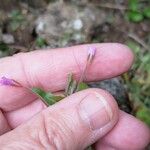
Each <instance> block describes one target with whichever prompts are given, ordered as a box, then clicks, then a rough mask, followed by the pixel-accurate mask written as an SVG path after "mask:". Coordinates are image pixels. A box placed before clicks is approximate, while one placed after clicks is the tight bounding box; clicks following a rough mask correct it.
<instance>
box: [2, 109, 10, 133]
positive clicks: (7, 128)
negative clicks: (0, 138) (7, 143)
mask: <svg viewBox="0 0 150 150" xmlns="http://www.w3.org/2000/svg"><path fill="white" fill-rule="evenodd" d="M8 131H10V126H9V125H8V123H7V120H6V119H5V117H4V115H3V113H2V111H1V110H0V135H2V134H4V133H6V132H8Z"/></svg>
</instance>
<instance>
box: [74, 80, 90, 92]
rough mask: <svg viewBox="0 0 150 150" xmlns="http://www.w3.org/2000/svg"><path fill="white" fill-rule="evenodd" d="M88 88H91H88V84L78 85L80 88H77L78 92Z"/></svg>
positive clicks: (81, 83)
mask: <svg viewBox="0 0 150 150" xmlns="http://www.w3.org/2000/svg"><path fill="white" fill-rule="evenodd" d="M87 88H89V87H88V85H87V84H86V83H84V82H80V83H79V85H78V88H77V90H76V92H78V91H82V90H85V89H87Z"/></svg>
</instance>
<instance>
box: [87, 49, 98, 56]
mask: <svg viewBox="0 0 150 150" xmlns="http://www.w3.org/2000/svg"><path fill="white" fill-rule="evenodd" d="M95 53H96V48H95V47H89V48H88V55H89V56H90V57H94V55H95Z"/></svg>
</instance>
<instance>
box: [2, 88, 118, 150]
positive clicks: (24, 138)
mask: <svg viewBox="0 0 150 150" xmlns="http://www.w3.org/2000/svg"><path fill="white" fill-rule="evenodd" d="M117 120H118V107H117V104H116V102H115V100H114V99H113V97H112V96H111V95H110V94H109V93H107V92H105V91H103V90H99V89H88V90H85V91H81V92H78V93H75V94H73V95H71V96H69V97H67V98H65V99H64V100H62V101H60V102H58V103H56V104H55V105H53V106H51V107H49V108H47V109H45V110H44V111H43V112H41V113H39V114H38V115H37V116H35V117H34V118H32V119H31V120H30V121H28V122H27V123H25V124H23V125H21V126H19V127H18V128H16V129H14V130H13V131H11V132H9V133H7V134H5V135H3V136H1V137H0V145H1V147H2V149H3V148H5V149H7V147H9V146H10V145H11V148H12V149H15V148H16V147H17V146H18V145H19V146H22V145H23V146H24V148H25V149H65V150H70V149H84V148H86V147H87V146H88V145H90V144H92V143H94V142H95V141H96V140H98V139H99V138H101V137H102V136H104V135H105V134H106V133H108V132H109V131H110V130H111V129H112V128H113V127H114V125H115V124H116V122H117ZM8 137H9V138H8ZM6 139H7V140H6ZM6 143H7V144H6Z"/></svg>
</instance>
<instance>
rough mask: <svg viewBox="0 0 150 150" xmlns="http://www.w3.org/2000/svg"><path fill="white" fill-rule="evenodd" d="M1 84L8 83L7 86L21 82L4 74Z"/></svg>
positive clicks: (0, 80) (17, 84)
mask: <svg viewBox="0 0 150 150" xmlns="http://www.w3.org/2000/svg"><path fill="white" fill-rule="evenodd" d="M0 84H1V85H6V86H20V85H19V83H17V82H16V81H14V80H13V79H9V78H6V77H4V76H3V77H1V79H0Z"/></svg>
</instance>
